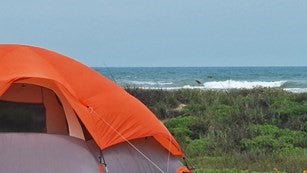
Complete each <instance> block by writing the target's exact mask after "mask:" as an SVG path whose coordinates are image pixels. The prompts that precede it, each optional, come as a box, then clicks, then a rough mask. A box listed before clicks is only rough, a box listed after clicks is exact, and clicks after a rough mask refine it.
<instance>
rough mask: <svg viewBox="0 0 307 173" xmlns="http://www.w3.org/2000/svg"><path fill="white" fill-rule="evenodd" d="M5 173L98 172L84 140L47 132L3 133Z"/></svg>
mask: <svg viewBox="0 0 307 173" xmlns="http://www.w3.org/2000/svg"><path fill="white" fill-rule="evenodd" d="M0 148H1V151H0V159H1V161H0V172H1V173H21V172H22V173H42V172H43V173H55V172H56V173H98V172H99V171H98V166H97V165H98V161H97V158H95V157H94V155H93V153H91V152H90V151H89V148H88V146H87V144H86V142H85V141H84V140H81V139H78V138H74V137H70V136H67V135H54V134H44V133H1V134H0Z"/></svg>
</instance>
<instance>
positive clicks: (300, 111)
mask: <svg viewBox="0 0 307 173" xmlns="http://www.w3.org/2000/svg"><path fill="white" fill-rule="evenodd" d="M126 90H127V91H128V92H129V93H131V94H132V95H134V96H135V97H137V98H138V99H140V100H141V101H142V102H143V103H144V104H145V105H147V106H148V107H149V108H150V109H151V110H152V111H153V112H154V113H155V114H156V116H157V117H158V118H159V119H161V120H162V121H163V122H164V123H165V125H166V126H167V127H168V129H169V130H170V131H171V133H172V134H173V135H174V136H175V138H176V139H177V140H178V142H179V143H180V145H181V147H182V149H183V150H184V152H185V153H186V155H187V158H188V160H189V162H190V165H191V166H194V167H195V168H196V169H195V172H197V173H203V172H251V171H254V172H303V170H304V169H307V93H301V94H295V93H289V92H286V91H283V90H280V89H264V88H257V89H252V90H230V91H204V90H173V91H165V90H144V89H139V88H126Z"/></svg>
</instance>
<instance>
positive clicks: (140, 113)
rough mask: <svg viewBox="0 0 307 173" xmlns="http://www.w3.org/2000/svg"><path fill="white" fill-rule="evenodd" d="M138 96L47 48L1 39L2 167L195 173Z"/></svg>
mask: <svg viewBox="0 0 307 173" xmlns="http://www.w3.org/2000/svg"><path fill="white" fill-rule="evenodd" d="M182 157H184V154H183V152H182V151H181V149H180V146H179V145H178V143H177V142H176V140H175V139H174V137H173V136H172V135H171V133H170V132H169V131H168V130H167V129H166V127H165V126H164V125H163V123H161V122H160V121H159V120H158V119H157V118H156V116H155V115H154V114H153V113H152V112H151V111H150V110H149V109H148V108H147V107H146V106H145V105H143V104H142V103H141V102H140V101H139V100H137V99H136V98H134V97H133V96H131V95H130V94H128V93H127V92H126V91H125V90H123V89H122V88H121V87H119V86H118V85H116V84H115V83H114V82H112V81H111V80H109V79H107V78H106V77H104V76H102V75H101V74H99V73H97V72H96V71H95V70H93V69H91V68H89V67H87V66H85V65H83V64H81V63H79V62H77V61H75V60H73V59H71V58H69V57H67V56H64V55H61V54H58V53H56V52H53V51H49V50H46V49H42V48H38V47H33V46H27V45H16V44H2V45H1V44H0V160H1V162H0V172H10V173H19V172H26V173H30V172H31V173H39V172H45V173H54V172H57V173H72V172H73V173H99V172H109V173H124V172H125V173H145V172H146V173H147V172H148V173H156V172H157V173H161V172H162V173H190V172H191V170H189V169H188V168H187V167H186V166H184V165H183V164H182V163H181V161H180V158H182Z"/></svg>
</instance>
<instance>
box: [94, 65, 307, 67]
mask: <svg viewBox="0 0 307 173" xmlns="http://www.w3.org/2000/svg"><path fill="white" fill-rule="evenodd" d="M89 67H91V68H242V67H267V68H269V67H307V65H302V66H299V65H288V66H282V65H271V66H89Z"/></svg>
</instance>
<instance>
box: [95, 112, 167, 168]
mask: <svg viewBox="0 0 307 173" xmlns="http://www.w3.org/2000/svg"><path fill="white" fill-rule="evenodd" d="M92 112H93V113H94V114H95V115H96V116H97V117H99V118H100V119H101V120H102V121H103V122H104V123H105V124H107V125H108V126H109V127H110V128H111V129H112V130H113V131H115V132H116V133H117V134H118V135H119V136H120V137H121V138H123V139H124V140H125V141H126V142H127V143H128V144H129V145H130V146H131V147H132V148H133V149H135V150H136V151H137V152H138V153H139V154H141V155H142V156H143V157H144V158H145V159H146V160H147V161H149V162H150V163H151V164H152V165H153V166H155V167H156V168H157V169H158V170H159V171H160V172H162V173H165V172H164V171H163V170H162V169H161V168H160V167H159V166H158V165H157V164H156V163H155V162H153V161H152V160H151V159H150V158H149V157H147V156H146V155H145V154H144V153H143V152H142V151H141V150H139V149H138V148H137V147H136V146H135V145H133V144H132V143H131V142H130V141H129V140H128V139H127V138H125V137H124V136H123V135H122V134H121V133H120V132H119V131H118V130H116V129H115V128H114V127H113V126H112V125H111V124H109V123H108V122H107V121H105V120H104V118H102V117H100V116H98V114H97V112H96V111H95V110H93V109H92Z"/></svg>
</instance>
